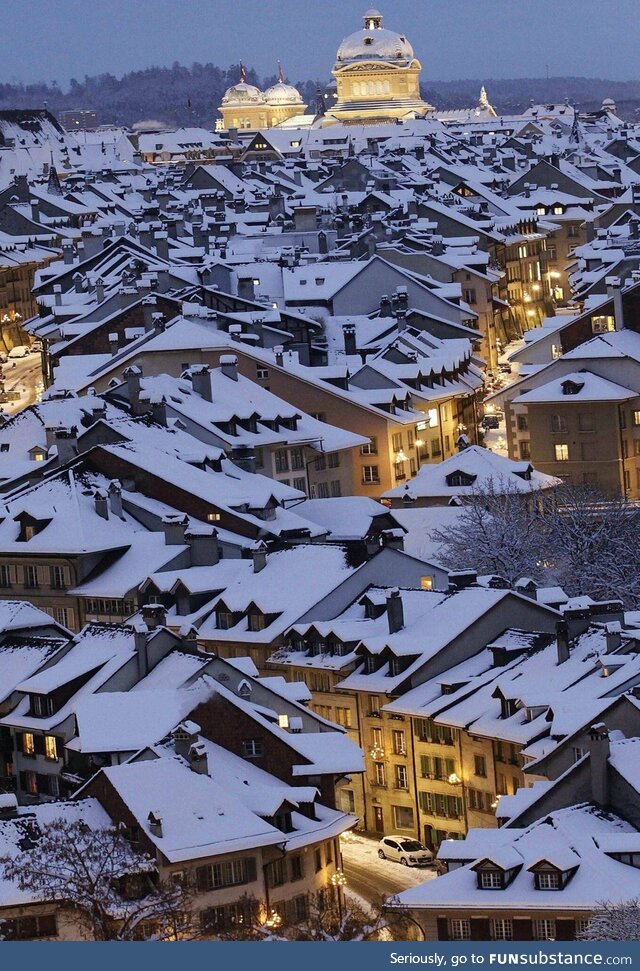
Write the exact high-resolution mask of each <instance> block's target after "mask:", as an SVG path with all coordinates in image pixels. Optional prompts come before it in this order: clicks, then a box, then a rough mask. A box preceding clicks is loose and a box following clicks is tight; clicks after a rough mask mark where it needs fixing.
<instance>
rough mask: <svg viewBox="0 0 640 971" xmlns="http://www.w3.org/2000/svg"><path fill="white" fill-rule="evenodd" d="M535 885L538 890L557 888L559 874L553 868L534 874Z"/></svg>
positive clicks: (558, 885) (558, 886)
mask: <svg viewBox="0 0 640 971" xmlns="http://www.w3.org/2000/svg"><path fill="white" fill-rule="evenodd" d="M536 886H537V888H538V890H559V889H560V874H559V873H557V872H556V871H555V870H551V871H548V872H545V873H537V874H536Z"/></svg>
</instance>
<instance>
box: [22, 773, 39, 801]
mask: <svg viewBox="0 0 640 971" xmlns="http://www.w3.org/2000/svg"><path fill="white" fill-rule="evenodd" d="M20 774H21V776H22V780H21V784H22V788H23V789H24V791H25V792H28V793H29V795H30V796H37V795H38V777H37V775H36V774H35V772H21V773H20Z"/></svg>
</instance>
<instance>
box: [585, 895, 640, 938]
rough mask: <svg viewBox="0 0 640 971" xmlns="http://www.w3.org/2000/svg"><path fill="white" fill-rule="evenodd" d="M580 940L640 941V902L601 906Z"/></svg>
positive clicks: (633, 901) (630, 901) (606, 903)
mask: <svg viewBox="0 0 640 971" xmlns="http://www.w3.org/2000/svg"><path fill="white" fill-rule="evenodd" d="M580 938H581V940H583V941H640V900H628V901H626V902H625V903H622V904H612V903H608V902H604V903H602V904H600V906H599V907H598V909H597V910H596V911H595V913H594V914H593V917H592V918H591V920H590V921H589V926H588V927H587V930H586V931H584V933H582V934H581V935H580Z"/></svg>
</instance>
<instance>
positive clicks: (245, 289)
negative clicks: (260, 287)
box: [238, 276, 256, 301]
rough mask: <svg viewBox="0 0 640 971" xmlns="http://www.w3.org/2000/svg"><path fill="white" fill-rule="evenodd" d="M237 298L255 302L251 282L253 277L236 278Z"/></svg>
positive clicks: (253, 288) (254, 291)
mask: <svg viewBox="0 0 640 971" xmlns="http://www.w3.org/2000/svg"><path fill="white" fill-rule="evenodd" d="M238 296H239V297H240V298H241V299H242V300H251V301H255V299H256V289H255V284H254V282H253V277H251V276H246V277H238Z"/></svg>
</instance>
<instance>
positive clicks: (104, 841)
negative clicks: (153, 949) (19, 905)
mask: <svg viewBox="0 0 640 971" xmlns="http://www.w3.org/2000/svg"><path fill="white" fill-rule="evenodd" d="M0 874H2V876H3V878H4V879H5V880H11V881H13V882H14V883H15V884H16V885H17V886H18V887H19V888H20V889H21V890H23V891H27V892H29V893H30V894H32V895H33V896H34V897H35V898H39V899H41V900H48V901H59V903H60V906H61V908H64V909H67V910H72V911H73V913H74V915H75V916H76V917H77V919H78V922H79V923H80V924H81V925H82V926H83V927H84V928H85V930H86V933H87V936H89V937H91V938H93V939H94V940H97V941H114V940H115V941H128V940H176V939H180V938H183V937H185V936H190V920H189V917H188V914H189V912H190V907H189V900H188V891H187V890H185V889H184V888H182V887H180V886H177V885H173V884H171V885H163V884H162V883H160V882H159V880H158V878H157V870H156V866H155V862H154V861H153V860H152V859H151V858H150V857H149V856H147V855H146V854H144V853H141V852H140V851H139V850H137V849H135V848H134V847H133V846H132V845H131V843H130V842H128V841H127V840H126V839H125V838H124V836H123V835H122V833H121V832H120V831H119V830H118V829H117V828H100V829H93V828H91V827H90V826H88V825H87V823H85V822H84V821H82V820H73V821H67V820H65V819H54V820H53V821H52V822H51V823H49V824H48V825H47V828H46V830H42V831H40V830H34V831H33V832H31V833H30V835H29V839H28V841H27V843H26V844H25V849H23V850H22V851H21V852H20V853H19V854H17V855H16V856H12V857H2V858H0Z"/></svg>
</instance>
